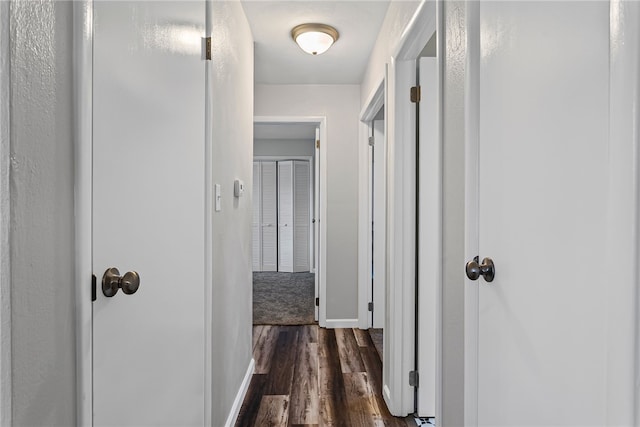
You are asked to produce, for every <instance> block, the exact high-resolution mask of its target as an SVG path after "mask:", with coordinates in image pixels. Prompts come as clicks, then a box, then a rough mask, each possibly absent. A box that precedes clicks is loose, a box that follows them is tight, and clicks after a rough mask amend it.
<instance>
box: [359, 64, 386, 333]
mask: <svg viewBox="0 0 640 427" xmlns="http://www.w3.org/2000/svg"><path fill="white" fill-rule="evenodd" d="M386 74H387V73H386V67H385V74H384V78H383V79H382V80H381V81H380V82H379V83H378V85H377V87H376V89H375V90H374V91H373V93H372V94H371V95H370V96H369V98H368V101H367V103H366V104H365V106H364V108H363V109H362V112H361V113H360V138H359V141H360V142H359V144H358V171H359V172H358V194H359V197H358V318H359V319H360V328H362V329H367V328H370V327H371V326H372V324H373V323H372V322H373V317H372V315H371V312H369V307H368V304H369V302H370V301H373V295H372V292H371V289H372V287H371V266H372V264H373V259H372V255H373V254H372V253H371V247H372V246H371V245H372V242H371V232H372V230H371V217H370V207H371V194H370V187H369V180H370V177H371V174H372V171H371V148H370V146H369V136H370V135H369V134H370V131H371V122H372V121H373V119H374V117H375V116H376V114H378V112H379V111H380V109H381V108H382V107H383V106H384V100H385V84H386ZM385 139H386V135H385ZM385 144H386V141H385Z"/></svg>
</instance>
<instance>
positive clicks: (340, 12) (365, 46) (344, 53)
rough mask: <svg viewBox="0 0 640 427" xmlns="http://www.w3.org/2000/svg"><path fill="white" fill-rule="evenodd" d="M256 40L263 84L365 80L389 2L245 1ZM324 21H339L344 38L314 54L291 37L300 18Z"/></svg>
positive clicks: (257, 67)
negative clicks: (323, 50) (316, 54)
mask: <svg viewBox="0 0 640 427" xmlns="http://www.w3.org/2000/svg"><path fill="white" fill-rule="evenodd" d="M242 5H243V7H244V10H245V14H246V15H247V19H248V21H249V25H250V27H251V31H252V33H253V38H254V40H255V81H256V83H258V84H360V83H361V82H362V77H363V75H364V71H365V68H366V66H367V63H368V60H369V55H370V53H371V49H372V48H373V46H374V44H375V41H376V38H377V37H378V32H379V30H380V26H381V25H382V21H383V20H384V16H385V14H386V11H387V8H388V7H389V2H388V1H387V0H374V1H360V0H354V1H324V0H298V1H268V0H256V1H244V0H243V1H242ZM306 22H319V23H323V24H329V25H331V26H333V27H335V28H336V29H337V30H338V32H339V33H340V38H339V39H338V41H337V42H336V43H335V44H334V45H333V46H332V47H331V49H329V50H328V51H327V52H326V53H324V54H322V55H318V56H312V55H309V54H307V53H305V52H303V51H302V50H301V49H300V48H299V47H298V46H297V45H296V44H295V42H294V41H293V40H292V39H291V34H290V32H291V29H292V28H293V27H295V26H296V25H298V24H302V23H306Z"/></svg>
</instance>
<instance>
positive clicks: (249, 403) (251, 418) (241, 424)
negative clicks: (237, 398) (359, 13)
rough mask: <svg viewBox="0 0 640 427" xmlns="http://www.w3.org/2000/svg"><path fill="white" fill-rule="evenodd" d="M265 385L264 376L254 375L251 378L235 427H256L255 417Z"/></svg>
mask: <svg viewBox="0 0 640 427" xmlns="http://www.w3.org/2000/svg"><path fill="white" fill-rule="evenodd" d="M266 384H267V376H266V375H255V374H254V375H253V376H252V377H251V382H250V383H249V388H248V389H247V394H246V396H245V398H244V401H243V403H242V406H241V407H240V413H239V414H238V419H237V421H236V427H252V426H254V425H256V417H257V416H258V410H259V409H260V402H261V401H262V396H263V395H264V390H265V387H266Z"/></svg>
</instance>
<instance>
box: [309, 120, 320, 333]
mask: <svg viewBox="0 0 640 427" xmlns="http://www.w3.org/2000/svg"><path fill="white" fill-rule="evenodd" d="M319 200H320V127H316V145H315V149H314V152H313V219H312V220H311V223H312V225H313V251H312V253H313V272H314V273H315V274H314V276H313V278H314V288H315V297H316V301H318V296H319V295H320V268H319V265H320V223H319V219H320V203H319ZM314 307H315V308H314V319H315V320H316V321H318V319H319V318H320V307H319V304H315V306H314Z"/></svg>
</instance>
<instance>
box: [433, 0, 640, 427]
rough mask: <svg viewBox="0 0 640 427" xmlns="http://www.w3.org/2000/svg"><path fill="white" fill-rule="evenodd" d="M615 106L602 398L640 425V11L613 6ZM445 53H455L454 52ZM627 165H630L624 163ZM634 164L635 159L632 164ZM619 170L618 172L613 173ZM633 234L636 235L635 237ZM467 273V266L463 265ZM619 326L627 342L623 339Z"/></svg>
mask: <svg viewBox="0 0 640 427" xmlns="http://www.w3.org/2000/svg"><path fill="white" fill-rule="evenodd" d="M480 7H481V4H480V2H474V1H470V2H466V8H467V13H466V33H467V34H468V36H467V49H468V50H467V55H466V84H465V100H464V104H465V111H466V115H465V123H464V127H465V129H466V132H465V175H466V176H465V232H464V234H465V250H464V251H465V259H467V260H469V259H471V258H472V257H474V256H475V255H477V254H478V248H479V241H478V231H479V223H478V214H479V182H478V176H479V175H478V172H479V167H480V165H479V144H480V138H479V124H480V111H479V110H480V108H479V104H480V93H479V83H480V81H479V79H480V72H479V71H480V49H481V45H480V40H479V37H477V35H478V34H479V33H480ZM609 19H610V22H611V26H610V34H609V43H610V47H611V49H610V51H611V52H612V53H611V54H610V68H609V70H610V75H609V83H610V84H609V87H610V98H609V99H610V103H609V121H610V125H609V129H610V130H609V164H610V165H612V167H611V168H610V170H609V183H608V184H609V185H608V188H609V197H608V200H606V201H605V203H607V204H608V219H607V228H608V231H609V232H608V236H609V238H608V241H607V254H606V259H605V260H603V261H604V263H605V266H604V268H605V269H606V270H607V271H608V272H610V277H609V278H610V280H609V282H608V283H609V284H608V286H609V287H610V288H611V291H610V293H609V295H608V296H607V299H606V300H605V301H603V306H604V309H607V307H608V308H609V310H611V311H610V319H611V321H610V322H609V323H608V324H607V331H608V333H607V337H608V343H607V346H606V348H607V354H608V361H607V373H608V381H607V385H606V390H605V392H604V394H605V395H606V396H607V397H606V406H607V417H608V418H607V420H606V424H607V425H636V426H638V425H640V424H639V423H640V404H639V403H638V397H639V396H638V395H637V393H638V392H637V391H635V390H637V388H636V387H635V383H634V378H635V376H634V375H629V372H630V371H631V372H635V373H636V376H637V374H638V372H640V360H639V357H640V347H639V345H640V327H639V326H638V323H637V322H638V313H639V309H640V285H639V283H640V271H639V268H640V263H639V261H638V256H639V255H640V195H639V191H640V184H639V179H640V153H639V151H640V150H639V149H640V141H639V139H638V135H640V113H639V112H638V110H637V109H635V116H634V106H637V105H638V104H639V102H640V83H639V82H638V79H639V77H640V61H639V60H638V56H637V52H638V51H639V50H640V4H638V3H637V2H628V1H624V0H613V1H611V2H610V16H609ZM445 48H447V49H450V47H449V46H445ZM625 159H627V161H623V160H625ZM628 159H631V160H630V161H629V160H628ZM614 167H615V169H614ZM630 231H631V232H630ZM460 268H461V269H462V268H463V266H462V265H461V266H460ZM464 289H465V291H464V294H465V295H464V298H465V301H464V371H465V375H464V423H465V425H468V426H477V425H478V356H479V354H478V349H479V342H478V322H479V286H478V284H477V283H475V282H472V281H470V280H468V279H466V278H465V285H464ZM619 325H623V330H625V331H630V333H628V334H623V333H620V332H619V330H620V328H619Z"/></svg>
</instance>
